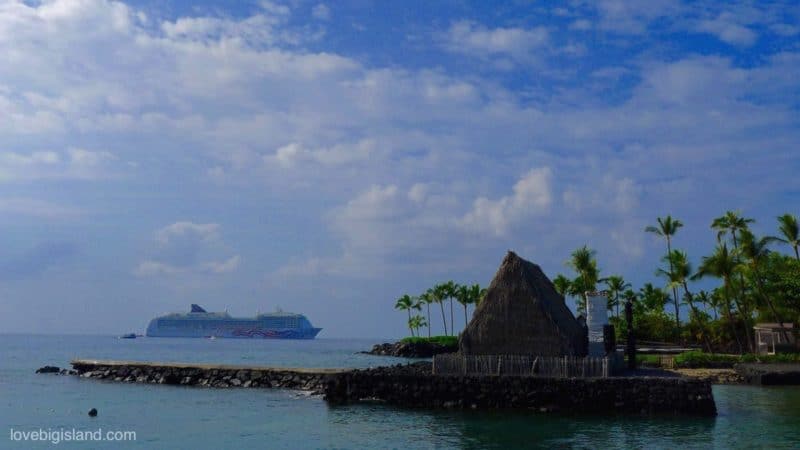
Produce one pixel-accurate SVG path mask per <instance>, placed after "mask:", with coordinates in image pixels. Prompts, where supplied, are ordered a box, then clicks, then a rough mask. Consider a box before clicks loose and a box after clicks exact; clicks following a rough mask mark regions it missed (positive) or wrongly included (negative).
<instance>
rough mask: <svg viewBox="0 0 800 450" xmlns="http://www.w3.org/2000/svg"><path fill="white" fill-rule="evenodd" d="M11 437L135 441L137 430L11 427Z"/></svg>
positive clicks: (17, 439) (22, 439)
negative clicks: (19, 428)
mask: <svg viewBox="0 0 800 450" xmlns="http://www.w3.org/2000/svg"><path fill="white" fill-rule="evenodd" d="M9 438H10V439H11V441H14V442H26V441H28V442H49V443H51V444H60V443H62V442H121V441H135V440H136V432H135V431H131V430H107V431H106V430H103V429H102V428H98V429H96V430H78V429H75V428H69V429H68V428H55V429H54V428H47V429H44V428H38V429H33V430H15V429H13V428H11V429H10V432H9Z"/></svg>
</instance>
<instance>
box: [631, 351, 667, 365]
mask: <svg viewBox="0 0 800 450" xmlns="http://www.w3.org/2000/svg"><path fill="white" fill-rule="evenodd" d="M636 365H638V366H644V367H661V355H651V354H642V353H637V354H636Z"/></svg>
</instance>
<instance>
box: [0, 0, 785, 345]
mask: <svg viewBox="0 0 800 450" xmlns="http://www.w3.org/2000/svg"><path fill="white" fill-rule="evenodd" d="M232 3H233V2H218V3H204V4H201V5H199V6H198V4H197V3H196V2H190V1H184V0H180V1H179V0H169V1H163V0H142V1H136V2H128V3H122V2H111V1H101V0H59V1H43V2H37V1H24V2H20V1H14V0H0V192H1V193H2V195H0V248H2V249H3V250H2V252H0V332H36V333H109V334H119V333H123V332H129V331H143V330H144V328H145V326H146V324H147V322H148V320H149V319H150V318H152V317H153V316H155V315H157V314H161V313H164V312H168V311H182V310H185V309H187V308H188V304H189V303H200V304H202V305H204V306H206V307H207V308H208V309H212V310H223V309H226V308H227V309H228V311H229V312H231V313H232V314H237V315H251V314H253V313H255V312H256V311H258V310H260V311H270V310H273V309H274V308H275V307H276V306H280V307H282V308H283V309H284V310H291V311H298V312H303V313H305V314H307V315H308V316H309V318H310V319H311V320H312V322H314V323H315V324H316V325H318V326H322V327H324V328H325V331H324V332H323V335H321V336H326V337H348V336H353V337H357V336H363V337H393V336H400V335H402V334H403V333H404V327H405V324H404V320H403V317H404V316H403V314H401V313H398V312H395V311H393V309H392V306H393V304H394V299H395V298H396V297H398V296H399V295H401V294H403V293H412V294H414V293H418V292H420V291H422V290H424V289H425V288H427V287H428V286H430V285H431V284H433V283H434V282H437V281H442V280H447V279H454V280H456V281H460V282H480V283H482V284H487V283H488V282H489V281H490V280H491V278H492V276H493V274H494V271H495V270H496V268H497V266H498V264H499V262H500V260H501V259H502V257H503V255H504V253H505V251H506V250H508V249H514V250H516V251H517V252H518V253H519V254H521V255H522V256H524V257H526V258H528V259H531V260H533V261H535V262H537V263H539V264H540V265H541V266H542V267H543V268H544V269H545V271H546V272H547V273H548V274H549V275H551V276H554V275H555V274H557V273H558V272H568V269H567V268H566V267H565V266H564V261H565V260H566V259H567V257H568V255H569V252H570V251H571V250H572V249H574V248H576V247H578V246H580V245H583V244H589V245H590V246H591V247H593V248H595V249H597V251H598V258H599V262H600V267H601V269H602V273H603V274H606V275H607V274H612V273H621V274H624V275H625V276H626V277H627V278H628V279H630V280H632V281H634V283H635V284H636V285H640V284H641V283H643V282H645V281H657V280H656V279H655V277H654V275H653V273H654V271H655V267H656V265H657V264H658V259H659V256H660V253H661V251H662V245H663V244H662V243H661V242H660V241H658V240H657V239H655V238H654V237H651V236H647V235H646V234H645V233H644V232H643V228H644V227H645V226H646V225H648V224H650V223H653V222H654V221H655V218H656V217H657V216H659V215H666V214H672V215H673V216H677V217H679V218H680V219H682V220H683V222H684V223H685V224H686V226H685V228H684V229H682V230H681V231H680V233H679V235H678V236H677V238H676V245H677V246H678V247H681V248H685V249H687V250H689V253H690V256H691V257H692V258H693V260H694V261H695V262H697V261H698V260H699V258H700V256H701V255H703V254H704V253H705V252H707V251H709V250H710V248H711V247H712V245H713V241H714V234H713V233H712V232H711V231H710V230H709V224H710V222H711V219H712V218H713V217H715V216H717V215H719V214H720V213H722V212H724V211H725V210H726V209H738V210H741V211H742V212H743V213H744V214H745V215H748V216H751V217H755V218H756V219H757V220H758V223H757V225H756V229H757V230H758V231H760V232H770V233H772V232H774V231H773V230H774V228H775V226H774V223H775V220H774V218H775V216H777V215H778V214H782V213H784V212H792V213H795V214H800V200H799V199H800V182H799V181H798V177H797V173H798V170H799V169H800V114H798V112H799V110H800V76H798V75H800V6H798V5H797V3H794V2H786V3H765V2H751V3H727V2H726V3H725V4H724V5H723V4H722V2H711V1H709V2H692V3H691V4H684V3H682V2H680V1H671V0H648V1H642V2H630V1H622V0H619V1H617V0H605V1H598V2H584V1H572V2H554V3H549V2H533V1H517V2H498V4H497V5H491V2H484V1H476V2H465V1H452V2H449V1H440V2H428V1H403V2H385V1H368V0H352V1H348V2H330V3H319V2H317V1H310V2H309V1H304V0H296V1H291V0H290V1H288V2H278V1H275V2H269V1H261V2H252V1H242V2H236V3H237V4H238V5H239V6H238V7H235V8H232V7H231V4H232ZM659 283H662V282H660V281H659ZM457 317H458V316H457ZM434 324H436V321H434Z"/></svg>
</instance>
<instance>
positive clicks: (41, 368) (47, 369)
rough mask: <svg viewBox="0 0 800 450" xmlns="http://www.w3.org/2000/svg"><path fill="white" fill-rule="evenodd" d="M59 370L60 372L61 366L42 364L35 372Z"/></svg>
mask: <svg viewBox="0 0 800 450" xmlns="http://www.w3.org/2000/svg"><path fill="white" fill-rule="evenodd" d="M59 372H61V368H60V367H56V366H44V367H40V368H38V369H36V373H59Z"/></svg>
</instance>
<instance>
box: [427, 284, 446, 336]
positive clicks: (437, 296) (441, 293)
mask: <svg viewBox="0 0 800 450" xmlns="http://www.w3.org/2000/svg"><path fill="white" fill-rule="evenodd" d="M429 292H431V295H433V301H434V302H436V303H438V304H439V307H440V308H441V309H442V324H443V325H444V335H445V336H447V319H446V318H445V315H444V300H445V299H446V298H447V294H448V292H447V287H446V286H445V285H444V284H437V285H436V286H434V287H433V289H432V290H430V291H429Z"/></svg>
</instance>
